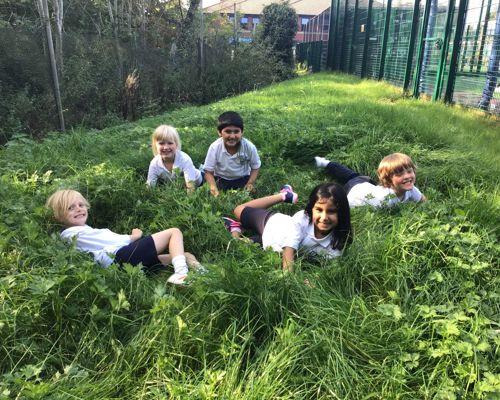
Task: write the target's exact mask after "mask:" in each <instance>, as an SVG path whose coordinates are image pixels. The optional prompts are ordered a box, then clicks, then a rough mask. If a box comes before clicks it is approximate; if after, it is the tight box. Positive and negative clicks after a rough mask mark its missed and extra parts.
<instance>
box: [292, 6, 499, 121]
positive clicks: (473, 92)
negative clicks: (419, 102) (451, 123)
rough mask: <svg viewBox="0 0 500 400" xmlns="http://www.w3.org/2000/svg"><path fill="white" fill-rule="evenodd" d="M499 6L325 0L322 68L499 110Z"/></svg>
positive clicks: (303, 48)
mask: <svg viewBox="0 0 500 400" xmlns="http://www.w3.org/2000/svg"><path fill="white" fill-rule="evenodd" d="M328 11H329V12H330V10H328ZM499 14H500V4H499V0H427V1H426V0H382V1H378V0H332V4H331V12H330V25H329V41H328V46H327V48H328V54H327V58H326V68H328V69H332V70H335V71H341V72H346V73H351V74H356V75H358V76H360V77H363V78H371V79H383V80H386V81H388V82H391V83H393V84H395V85H398V86H401V87H402V88H403V90H404V91H405V92H406V93H408V94H411V95H413V96H415V97H418V96H420V95H426V96H428V97H430V98H431V99H432V100H434V101H437V100H443V101H445V102H448V103H459V104H462V105H465V106H467V107H478V108H481V109H483V110H485V111H488V112H491V113H493V114H500V89H499V82H500V73H499V61H500V16H499ZM313 46H315V45H314V44H313V43H305V44H300V45H298V46H297V51H298V53H299V52H300V55H301V57H305V59H307V60H312V59H311V58H310V57H311V56H312V54H315V57H317V56H316V53H314V51H317V47H316V50H312V48H313ZM316 46H318V45H316ZM299 48H300V50H299ZM308 57H309V58H308ZM313 70H317V65H315V67H313Z"/></svg>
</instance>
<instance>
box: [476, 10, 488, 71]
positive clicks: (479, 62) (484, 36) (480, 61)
mask: <svg viewBox="0 0 500 400" xmlns="http://www.w3.org/2000/svg"><path fill="white" fill-rule="evenodd" d="M490 11H491V0H488V6H487V7H486V15H485V16H484V26H483V34H482V35H481V46H480V47H479V57H478V59H477V67H476V72H477V73H479V72H481V64H482V63H483V53H484V42H485V41H486V34H487V33H488V21H489V19H490Z"/></svg>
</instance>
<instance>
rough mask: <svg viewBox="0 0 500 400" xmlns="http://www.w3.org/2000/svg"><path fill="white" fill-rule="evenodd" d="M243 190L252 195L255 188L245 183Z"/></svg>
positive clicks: (251, 184)
mask: <svg viewBox="0 0 500 400" xmlns="http://www.w3.org/2000/svg"><path fill="white" fill-rule="evenodd" d="M245 190H247V191H249V192H250V193H254V192H255V186H254V185H253V183H247V184H246V185H245Z"/></svg>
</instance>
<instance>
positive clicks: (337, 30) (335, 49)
mask: <svg viewBox="0 0 500 400" xmlns="http://www.w3.org/2000/svg"><path fill="white" fill-rule="evenodd" d="M339 20H340V0H337V15H336V16H335V46H334V52H333V54H334V57H335V56H337V55H338V51H339ZM339 66H340V60H339V59H338V58H334V69H335V70H336V71H337V70H339Z"/></svg>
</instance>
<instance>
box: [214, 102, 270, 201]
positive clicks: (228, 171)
mask: <svg viewBox="0 0 500 400" xmlns="http://www.w3.org/2000/svg"><path fill="white" fill-rule="evenodd" d="M217 130H218V133H219V139H217V140H216V141H215V142H213V143H212V144H211V145H210V147H209V148H208V152H207V156H206V158H205V163H204V170H205V180H206V181H207V183H208V184H209V185H210V192H211V193H212V195H214V196H218V195H219V190H228V189H242V188H244V189H246V190H248V191H253V190H254V185H255V181H256V180H257V176H258V175H259V168H260V165H261V162H260V158H259V154H258V153H257V148H256V147H255V145H254V144H253V143H252V142H250V141H249V140H247V139H244V138H243V119H242V118H241V116H240V115H239V114H238V113H237V112H234V111H226V112H224V113H222V114H221V115H220V116H219V119H218V124H217Z"/></svg>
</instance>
